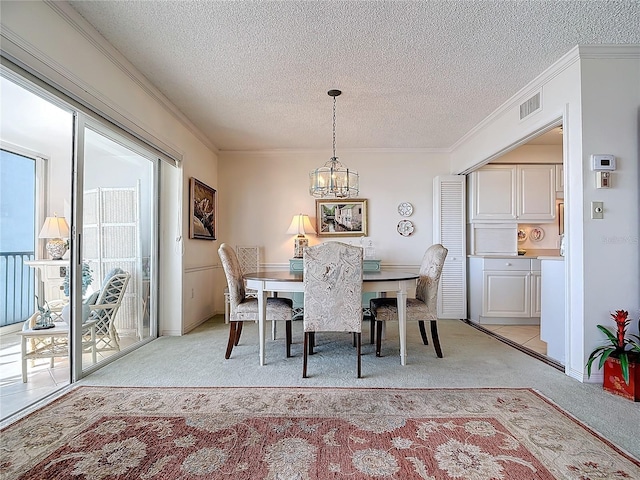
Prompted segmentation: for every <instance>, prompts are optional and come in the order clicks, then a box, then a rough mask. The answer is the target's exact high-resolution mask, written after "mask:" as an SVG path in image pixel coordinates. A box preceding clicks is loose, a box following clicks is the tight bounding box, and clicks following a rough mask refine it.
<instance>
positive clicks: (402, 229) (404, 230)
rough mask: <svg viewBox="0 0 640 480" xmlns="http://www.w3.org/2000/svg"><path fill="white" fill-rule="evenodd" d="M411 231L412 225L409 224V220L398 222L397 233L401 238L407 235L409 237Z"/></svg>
mask: <svg viewBox="0 0 640 480" xmlns="http://www.w3.org/2000/svg"><path fill="white" fill-rule="evenodd" d="M413 230H414V228H413V223H411V222H410V221H409V220H400V222H398V233H399V234H400V235H402V236H403V237H408V236H409V235H411V234H412V233H413Z"/></svg>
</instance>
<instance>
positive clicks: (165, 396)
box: [0, 387, 640, 480]
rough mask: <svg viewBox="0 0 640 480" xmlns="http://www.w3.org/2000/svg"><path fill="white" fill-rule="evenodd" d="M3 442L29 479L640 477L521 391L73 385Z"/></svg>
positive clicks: (625, 460) (8, 460) (8, 465)
mask: <svg viewBox="0 0 640 480" xmlns="http://www.w3.org/2000/svg"><path fill="white" fill-rule="evenodd" d="M2 439H3V448H2V451H1V452H0V465H2V469H3V473H4V474H6V475H8V477H7V478H9V477H10V478H17V477H18V476H20V477H19V478H21V479H22V478H25V479H26V478H28V479H30V480H37V479H42V480H44V479H52V478H55V479H63V478H77V477H83V478H91V479H94V480H111V479H116V478H140V479H162V480H165V479H166V480H172V479H183V480H184V479H187V478H208V479H227V478H233V479H234V480H253V479H258V478H261V479H262V478H264V479H273V480H276V479H309V480H312V479H319V480H325V479H329V478H345V477H348V478H353V479H354V480H355V479H368V478H396V479H423V480H439V479H441V480H444V479H450V478H459V479H465V480H483V479H489V478H493V479H538V480H556V479H567V480H577V479H595V478H609V479H624V478H626V479H630V478H640V462H638V461H635V460H634V459H632V458H630V457H627V456H625V455H624V454H623V453H621V452H620V451H618V450H617V449H616V448H614V447H612V446H611V445H610V444H608V443H607V442H606V441H602V440H601V439H599V438H598V437H597V436H594V435H593V434H592V433H591V432H590V431H589V430H587V429H586V428H584V427H583V426H582V425H580V424H579V423H577V422H576V421H575V420H573V419H572V418H570V417H569V416H567V415H566V414H564V413H563V412H562V411H561V410H559V409H558V408H557V407H555V406H554V405H553V404H550V403H548V402H547V401H545V400H544V399H543V398H542V397H540V396H538V395H537V394H535V393H534V392H533V391H531V390H527V389H379V388H378V389H366V388H349V389H346V388H341V389H337V388H296V387H289V388H270V387H265V388H256V387H253V388H247V387H232V388H225V387H218V388H202V387H195V388H184V387H178V388H175V387H173V388H171V387H168V388H167V387H165V388H162V387H161V388H158V387H144V388H139V387H138V388H136V387H133V388H131V387H78V388H76V389H74V390H73V391H71V392H70V393H69V394H67V395H65V396H63V397H62V398H60V399H58V400H57V401H55V402H54V403H52V404H51V405H49V406H48V407H47V408H46V409H44V410H40V411H38V412H36V413H34V414H32V415H30V416H28V417H26V418H24V419H23V420H21V421H19V422H17V423H16V424H13V425H11V426H10V427H9V428H7V429H5V430H4V431H3V432H2ZM3 476H4V475H3Z"/></svg>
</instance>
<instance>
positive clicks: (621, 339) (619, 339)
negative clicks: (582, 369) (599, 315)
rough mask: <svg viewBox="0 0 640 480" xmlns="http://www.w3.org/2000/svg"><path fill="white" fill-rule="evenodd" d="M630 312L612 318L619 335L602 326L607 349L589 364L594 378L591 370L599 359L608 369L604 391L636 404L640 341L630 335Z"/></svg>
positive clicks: (593, 354)
mask: <svg viewBox="0 0 640 480" xmlns="http://www.w3.org/2000/svg"><path fill="white" fill-rule="evenodd" d="M628 316H629V312H627V311H626V310H616V312H615V313H612V314H611V317H612V318H613V320H614V321H615V322H616V331H615V332H612V331H611V330H609V329H608V328H607V327H604V326H602V325H598V329H599V330H600V331H601V332H602V333H604V334H605V335H606V336H607V338H608V339H609V343H608V344H607V345H601V346H599V347H597V348H596V349H595V350H593V352H591V355H589V359H588V360H587V376H588V377H590V376H591V366H592V365H593V362H594V361H595V360H596V359H597V358H599V359H600V361H599V363H598V366H599V368H601V369H602V368H603V367H604V383H603V388H604V389H605V390H606V391H608V392H611V393H615V394H617V395H621V396H623V397H625V398H629V399H631V400H634V401H638V400H640V337H638V336H637V335H629V337H630V338H627V327H628V325H629V322H630V321H631V320H629V318H628ZM638 326H639V327H640V320H638Z"/></svg>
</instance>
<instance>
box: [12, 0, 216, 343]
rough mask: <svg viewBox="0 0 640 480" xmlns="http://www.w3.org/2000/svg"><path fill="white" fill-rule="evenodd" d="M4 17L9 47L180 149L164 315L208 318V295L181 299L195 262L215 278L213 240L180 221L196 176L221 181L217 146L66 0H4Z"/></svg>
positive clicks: (165, 235) (165, 244)
mask: <svg viewBox="0 0 640 480" xmlns="http://www.w3.org/2000/svg"><path fill="white" fill-rule="evenodd" d="M1 22H2V23H1V26H2V29H1V37H0V41H1V44H0V46H1V47H2V50H3V51H4V52H5V53H6V54H9V55H11V56H12V57H14V58H16V59H18V60H19V61H20V62H22V63H23V64H25V65H27V66H28V67H30V68H32V69H33V70H35V71H37V72H39V73H40V74H42V75H43V76H45V77H46V78H48V79H50V80H51V81H54V82H56V83H57V84H59V85H60V86H62V87H63V88H65V89H67V90H68V91H70V92H72V93H74V94H75V95H77V96H78V97H80V98H82V99H83V100H85V101H87V102H88V103H90V104H92V105H94V106H95V107H97V108H99V109H100V110H101V111H103V112H104V113H106V114H107V115H110V116H112V117H113V118H114V119H115V120H117V121H120V122H121V123H123V124H126V125H133V126H134V127H137V128H139V129H140V130H141V131H144V132H146V134H147V135H148V136H151V137H155V139H156V144H159V145H161V146H162V147H163V148H164V147H168V148H170V149H172V150H173V151H175V152H178V153H179V154H181V155H182V158H183V168H182V169H176V168H173V167H168V166H167V165H166V164H165V165H163V167H162V172H161V175H162V191H161V204H160V212H161V225H160V264H161V265H162V268H161V271H160V274H161V279H160V289H161V292H160V295H159V300H160V305H159V314H160V333H161V334H182V333H184V332H185V331H186V326H189V328H190V327H192V326H194V325H195V324H197V323H198V322H199V321H202V320H204V319H205V318H200V317H202V316H203V311H205V310H207V309H208V307H206V306H205V307H204V308H203V307H202V304H205V305H207V304H209V302H210V298H209V296H207V295H205V294H204V293H202V294H201V295H200V296H198V297H196V296H195V295H194V298H193V299H190V301H189V302H187V303H185V304H184V305H183V296H186V295H183V281H184V280H185V279H187V278H189V272H190V271H192V270H193V269H194V268H197V267H202V266H205V267H206V266H207V265H208V266H209V267H210V268H208V270H207V269H206V268H205V270H206V271H208V274H207V275H205V276H206V281H208V282H210V283H211V284H213V283H214V282H215V278H214V277H215V275H214V271H213V268H212V266H211V265H210V263H211V259H212V258H214V256H215V255H216V253H215V245H214V242H204V241H195V240H188V239H187V238H186V237H187V236H188V230H187V226H188V224H187V222H183V221H182V219H183V218H186V217H187V214H188V205H187V200H188V181H189V177H190V176H192V175H193V176H197V177H198V178H199V179H200V180H202V181H203V182H205V183H207V184H208V185H211V186H213V187H214V188H216V187H217V156H216V153H215V151H214V148H213V147H212V146H211V145H210V144H207V143H206V141H205V140H203V135H202V134H201V133H200V132H198V131H197V129H196V128H195V127H193V126H192V125H190V124H189V122H188V121H187V120H186V119H185V118H184V117H181V114H180V113H179V112H177V110H175V107H173V106H172V105H170V104H169V102H168V101H167V100H166V99H165V98H164V97H163V95H162V94H161V93H160V92H159V91H158V90H157V89H155V87H153V86H152V85H151V84H150V83H149V82H148V81H147V80H146V79H145V78H144V77H143V76H142V75H140V74H139V73H138V72H137V71H136V70H135V68H134V67H133V66H132V65H131V64H130V63H129V62H128V61H127V60H126V59H124V57H122V56H121V55H120V54H119V53H118V52H117V51H116V50H115V49H114V48H113V47H111V46H110V45H109V44H108V43H106V41H104V39H102V38H101V37H100V35H99V34H98V33H97V32H96V31H95V29H93V27H91V26H90V25H89V24H87V23H86V22H85V21H84V19H83V18H82V17H80V16H79V15H78V14H77V13H76V12H75V11H74V10H73V9H71V8H70V7H69V6H68V5H67V4H64V3H54V2H51V3H44V2H3V4H2V18H1ZM52 39H54V40H55V41H52ZM160 139H161V140H160ZM180 237H182V241H179V240H178V239H180ZM183 268H184V270H183ZM200 276H201V275H200ZM199 281H200V282H201V281H202V278H199Z"/></svg>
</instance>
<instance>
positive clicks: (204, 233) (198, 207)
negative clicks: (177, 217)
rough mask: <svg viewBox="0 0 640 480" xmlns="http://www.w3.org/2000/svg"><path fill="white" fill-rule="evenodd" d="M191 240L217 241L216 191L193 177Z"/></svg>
mask: <svg viewBox="0 0 640 480" xmlns="http://www.w3.org/2000/svg"><path fill="white" fill-rule="evenodd" d="M189 216H190V217H191V220H190V222H189V238H199V239H202V240H215V239H216V223H217V221H216V191H215V189H213V188H211V187H210V186H209V185H206V184H204V183H202V182H201V181H200V180H196V179H195V178H193V177H191V181H190V183H189Z"/></svg>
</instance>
